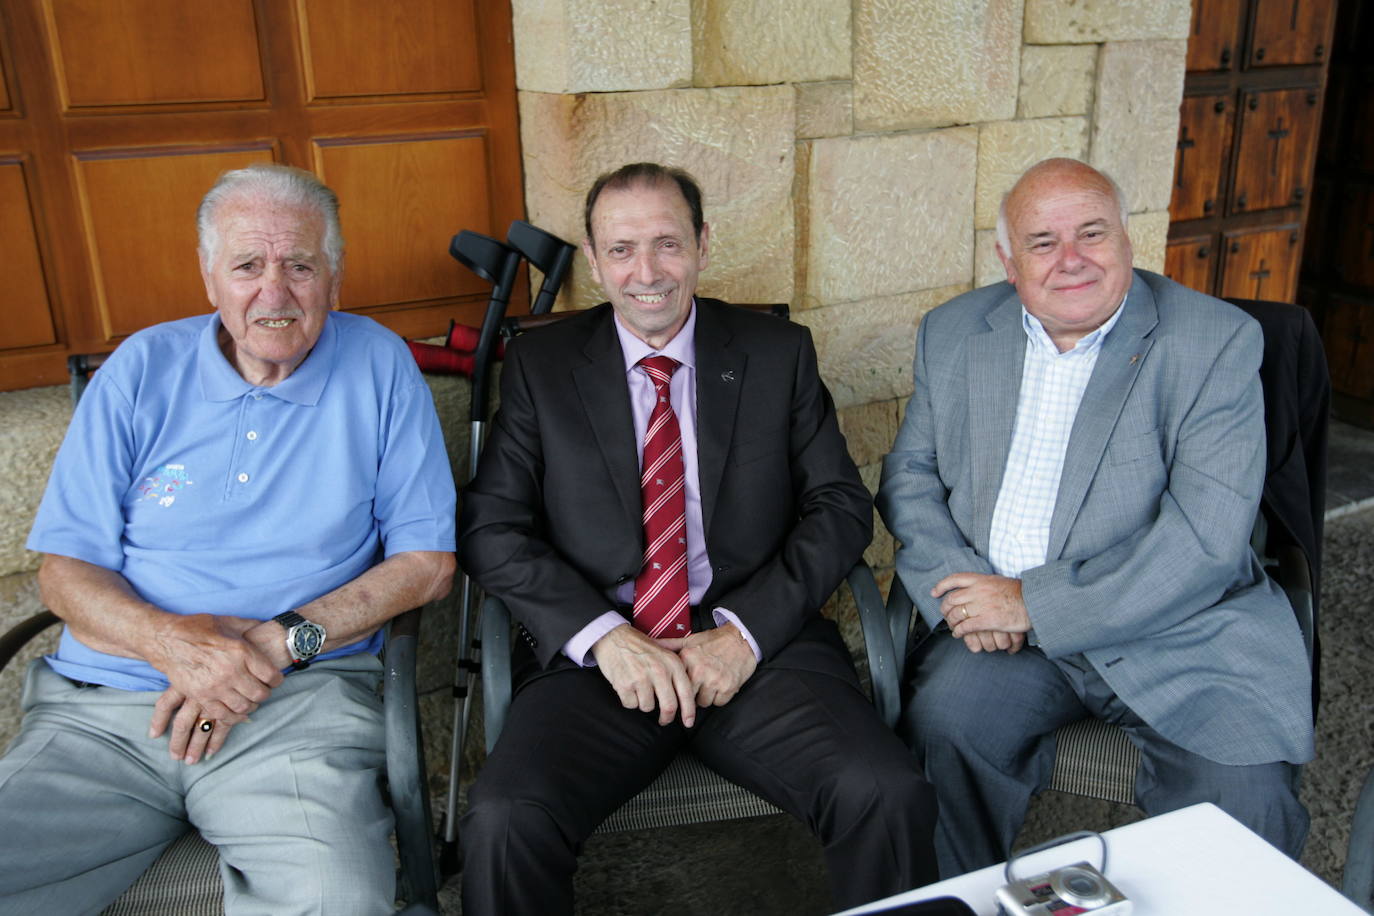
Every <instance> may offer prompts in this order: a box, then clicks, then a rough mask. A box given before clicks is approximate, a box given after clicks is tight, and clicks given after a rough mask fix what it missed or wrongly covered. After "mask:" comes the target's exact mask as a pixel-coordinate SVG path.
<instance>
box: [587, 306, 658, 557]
mask: <svg viewBox="0 0 1374 916" xmlns="http://www.w3.org/2000/svg"><path fill="white" fill-rule="evenodd" d="M611 314H612V313H611V309H610V307H609V306H607V307H606V315H605V320H603V321H600V322H597V323H596V325H595V326H594V328H593V330H592V333H591V334H590V335H588V338H587V343H586V346H584V347H583V348H582V353H583V355H584V356H586V357H587V362H585V363H583V364H582V365H580V366H576V367H574V368H573V370H572V376H573V382H574V384H575V385H576V386H577V393H578V396H579V397H580V398H581V399H582V408H583V410H585V411H586V414H587V423H588V425H589V426H591V429H592V433H593V435H594V436H595V437H596V442H597V445H598V447H600V449H601V456H602V458H603V459H605V461H606V467H607V469H608V470H609V471H610V475H611V480H612V481H614V483H615V491H616V496H618V497H619V499H620V505H621V507H622V508H623V509H624V510H625V515H626V517H627V518H628V519H629V520H630V523H631V527H630V530H632V531H639V530H641V529H640V526H641V522H640V514H641V513H640V503H641V501H642V497H641V495H640V488H639V459H638V457H637V455H638V453H637V451H636V449H635V430H634V419H633V417H632V415H631V413H630V389H629V385H628V384H627V383H626V382H625V356H624V354H623V352H622V351H621V349H620V341H619V339H618V338H617V337H616V334H615V328H614V327H613V326H612V323H611V322H612V320H613V319H612V317H611Z"/></svg>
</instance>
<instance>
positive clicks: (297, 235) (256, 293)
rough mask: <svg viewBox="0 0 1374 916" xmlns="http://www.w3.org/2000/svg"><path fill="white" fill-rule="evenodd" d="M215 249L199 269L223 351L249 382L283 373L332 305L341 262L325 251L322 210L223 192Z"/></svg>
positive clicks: (305, 349)
mask: <svg viewBox="0 0 1374 916" xmlns="http://www.w3.org/2000/svg"><path fill="white" fill-rule="evenodd" d="M215 227H216V238H217V240H218V243H217V245H216V251H214V252H213V253H212V257H213V261H212V262H209V263H207V262H206V261H205V260H204V259H202V261H201V266H200V274H201V278H202V279H203V280H204V281H205V293H206V295H207V296H208V297H209V299H210V304H211V305H213V306H214V307H215V309H216V310H218V311H219V316H220V322H221V324H222V325H223V328H222V329H221V331H220V348H221V349H222V350H223V351H224V355H225V358H226V359H228V360H229V362H230V364H231V365H233V366H234V368H235V369H237V370H238V373H239V375H241V376H243V378H244V379H245V380H246V381H248V382H249V383H251V384H254V385H263V386H270V385H275V384H277V383H278V382H280V381H282V380H283V379H285V378H286V377H287V376H289V375H290V374H291V373H292V372H293V371H295V369H296V367H297V366H299V365H300V364H301V361H302V360H304V359H305V357H306V356H307V355H309V353H310V350H311V348H312V347H314V346H315V342H316V341H317V340H319V339H320V332H321V331H322V330H324V322H325V317H326V316H327V315H328V314H329V310H330V309H333V308H337V307H338V301H339V281H340V280H341V278H342V271H341V270H334V269H331V268H330V266H329V261H328V259H327V258H326V257H325V253H324V231H325V224H324V218H323V217H322V216H321V215H320V214H319V213H318V212H316V211H314V210H313V209H310V208H308V207H307V208H301V207H290V206H283V205H281V204H279V203H273V202H272V201H270V200H268V199H266V198H260V197H247V198H241V199H237V200H228V201H225V202H224V203H223V204H221V205H220V207H219V210H218V212H217V213H216V214H215Z"/></svg>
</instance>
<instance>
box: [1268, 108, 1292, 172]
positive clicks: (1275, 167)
mask: <svg viewBox="0 0 1374 916" xmlns="http://www.w3.org/2000/svg"><path fill="white" fill-rule="evenodd" d="M1290 133H1292V131H1290V130H1289V129H1288V128H1286V127H1284V126H1283V118H1279V126H1278V127H1275V128H1274V129H1273V130H1271V131H1269V139H1270V140H1273V141H1274V148H1273V149H1272V150H1271V151H1270V154H1269V177H1270V178H1273V177H1275V176H1277V175H1278V174H1279V144H1280V143H1282V142H1283V140H1284V138H1285V137H1287V136H1288V135H1289V134H1290Z"/></svg>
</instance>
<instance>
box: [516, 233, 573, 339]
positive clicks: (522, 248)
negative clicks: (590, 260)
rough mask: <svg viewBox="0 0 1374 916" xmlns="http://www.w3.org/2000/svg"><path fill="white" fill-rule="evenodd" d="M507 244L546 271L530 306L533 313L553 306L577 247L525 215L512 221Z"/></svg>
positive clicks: (542, 271) (537, 313) (547, 309)
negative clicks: (526, 219) (523, 217)
mask: <svg viewBox="0 0 1374 916" xmlns="http://www.w3.org/2000/svg"><path fill="white" fill-rule="evenodd" d="M506 244H508V245H510V246H511V247H512V248H514V249H515V250H516V251H518V252H520V253H521V254H522V255H524V256H525V260H527V261H529V262H530V263H531V264H532V265H534V266H535V267H537V268H538V269H539V271H540V273H542V274H543V275H544V282H543V283H541V284H540V285H539V294H538V295H537V296H535V297H534V305H532V306H531V307H530V314H531V315H542V314H544V313H545V312H547V311H549V310H550V309H552V308H553V301H554V299H556V298H558V290H559V288H560V287H561V286H562V285H563V278H564V277H566V276H567V275H568V269H569V268H571V267H572V259H573V253H574V252H576V251H577V249H576V248H575V247H574V246H572V245H570V244H568V243H567V242H565V241H563V240H562V239H560V238H559V237H558V236H556V235H554V234H553V233H551V232H545V231H544V230H543V229H540V228H539V227H538V226H534V225H531V224H530V223H527V222H525V221H524V220H523V219H517V220H515V221H514V222H512V223H511V224H510V231H509V232H507V233H506Z"/></svg>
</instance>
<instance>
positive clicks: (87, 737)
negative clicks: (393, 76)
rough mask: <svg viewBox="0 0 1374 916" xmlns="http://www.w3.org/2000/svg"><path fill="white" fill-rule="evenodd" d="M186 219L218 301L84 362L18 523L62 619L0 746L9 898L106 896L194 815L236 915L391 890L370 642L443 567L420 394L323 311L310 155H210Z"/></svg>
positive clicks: (9, 905)
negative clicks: (287, 158)
mask: <svg viewBox="0 0 1374 916" xmlns="http://www.w3.org/2000/svg"><path fill="white" fill-rule="evenodd" d="M197 224H198V226H197V227H198V230H199V234H200V263H201V273H202V275H203V277H204V280H205V288H206V292H207V294H208V295H209V299H210V302H211V304H212V305H213V306H214V312H213V313H212V314H210V315H202V316H198V317H194V318H187V319H184V320H181V321H173V322H169V323H167V324H162V325H158V326H156V327H152V328H148V329H147V330H144V331H140V332H139V333H137V334H134V335H133V336H132V337H130V338H129V339H128V340H127V341H126V342H125V343H124V344H123V345H122V346H121V347H120V348H119V349H118V350H116V351H115V353H114V354H113V355H112V356H111V357H110V359H109V360H108V361H107V362H106V364H105V365H104V367H103V368H102V369H101V370H100V371H99V372H98V373H97V374H96V376H95V378H94V379H93V380H92V382H91V385H90V387H89V388H88V389H87V392H86V394H85V396H84V397H83V399H82V401H81V404H80V406H79V408H78V409H77V411H76V415H75V416H74V418H73V419H72V424H71V428H70V430H69V431H68V433H67V438H66V441H65V442H64V443H63V445H62V448H61V451H60V452H59V453H58V456H57V461H56V464H55V465H54V467H53V472H52V478H51V480H50V481H49V484H48V490H47V493H46V494H45V496H44V498H43V503H42V505H41V507H40V509H39V511H38V517H37V519H36V521H35V523H34V527H33V531H32V533H31V535H30V537H29V544H28V546H29V548H30V549H32V550H36V551H41V552H43V553H44V554H46V555H47V556H46V558H45V559H44V562H43V567H42V570H41V572H40V573H39V585H40V587H41V590H42V595H43V599H44V601H45V602H46V603H47V604H48V606H49V607H50V608H52V610H53V611H54V612H55V613H56V614H57V615H58V616H59V617H61V618H62V619H63V621H64V622H65V623H66V628H65V630H64V632H63V633H62V639H61V643H60V645H59V646H58V649H57V652H56V653H55V654H54V655H51V656H49V657H47V658H45V659H42V660H40V661H38V662H35V663H34V665H33V666H32V667H31V669H30V670H29V673H28V679H27V682H26V684H25V690H24V708H25V718H24V723H23V729H22V731H21V732H20V735H19V737H18V738H17V739H16V740H15V742H14V744H13V745H12V746H11V748H10V749H9V751H8V753H7V754H6V756H5V757H4V758H3V759H2V760H0V837H3V838H4V839H0V844H2V845H3V849H2V850H0V913H20V912H23V913H76V912H95V911H98V910H99V909H100V908H101V907H102V906H103V905H104V904H105V903H106V902H108V901H109V900H111V899H113V898H114V897H115V896H117V895H118V894H119V893H120V892H121V891H122V890H123V889H124V888H125V887H127V886H128V885H129V884H130V883H131V882H132V881H133V880H134V879H135V878H136V877H137V876H138V875H139V874H140V873H141V872H142V871H143V870H144V869H145V868H146V867H147V866H148V864H150V863H151V862H152V861H153V860H154V859H155V858H156V857H157V855H158V854H159V853H160V852H161V850H162V849H163V848H164V847H165V846H166V845H167V844H168V843H169V842H171V841H172V840H173V839H175V838H176V837H177V836H178V835H180V834H181V833H182V832H184V831H185V830H186V826H187V824H188V823H190V824H194V825H195V826H196V827H197V828H198V829H199V830H200V832H201V834H202V835H204V836H205V837H206V839H208V840H209V841H210V842H212V843H214V844H215V845H216V846H218V847H219V849H220V853H221V858H222V860H223V866H222V871H223V874H224V878H225V906H226V909H227V910H228V911H229V912H231V913H234V912H245V913H246V912H254V913H273V914H283V913H329V914H336V913H360V914H361V913H381V912H387V911H390V910H391V909H392V908H393V899H394V887H393V884H394V871H393V859H392V852H391V850H390V847H389V845H388V834H389V832H390V815H389V813H388V811H387V809H386V807H385V805H384V804H383V802H382V799H381V797H380V793H379V789H378V774H379V772H380V770H381V768H382V766H383V761H384V753H383V737H382V710H381V704H380V701H379V698H378V696H377V686H378V682H379V679H380V673H381V668H380V665H379V663H378V661H377V658H376V652H377V649H378V648H379V645H380V642H381V634H380V628H381V627H382V625H383V624H384V623H385V622H386V621H387V620H388V619H389V618H391V617H393V616H394V615H396V614H398V613H400V612H401V611H403V610H405V609H407V608H410V607H414V606H415V605H418V604H423V603H424V602H427V601H430V600H433V599H435V598H438V597H441V596H442V595H444V594H445V593H446V592H447V591H448V588H449V584H450V581H451V579H452V575H453V569H454V561H453V555H452V551H453V549H454V533H453V528H454V504H455V495H454V488H453V480H452V476H451V473H450V470H449V466H448V462H447V459H446V457H445V451H444V445H443V439H442V436H441V433H440V431H439V424H438V420H437V417H436V416H435V412H434V405H433V401H432V399H431V397H430V393H429V390H428V388H427V387H426V386H425V384H424V381H423V380H422V379H421V377H420V374H419V372H418V371H417V369H416V367H415V364H414V362H413V360H412V359H411V357H410V354H409V353H408V351H407V350H406V348H405V346H404V345H403V344H402V342H401V340H400V339H399V338H397V337H396V336H395V335H394V334H392V333H391V332H389V331H387V330H385V329H383V328H382V327H380V326H379V325H377V324H376V323H374V322H373V321H371V320H370V319H367V318H362V317H359V316H355V315H349V314H345V313H340V312H336V311H333V309H334V308H336V307H337V305H338V300H339V283H340V279H341V276H342V266H343V265H342V255H343V240H342V237H341V234H340V230H339V220H338V202H337V199H336V198H335V196H334V194H333V192H332V191H330V190H329V189H328V188H327V187H325V186H324V185H323V184H321V183H320V182H319V181H318V180H317V179H316V178H315V177H314V176H312V175H310V174H309V173H306V172H301V171H298V170H296V169H290V168H286V167H283V166H276V165H256V166H252V167H249V168H246V169H242V170H239V171H235V172H228V173H226V174H225V175H223V176H221V178H220V180H219V181H218V183H216V185H215V186H214V187H213V188H212V189H211V190H210V191H209V193H208V194H207V195H206V197H205V199H204V201H203V202H202V204H201V207H200V212H199V214H198V218H197ZM20 837H22V838H23V839H22V841H20V840H19V839H18V838H20Z"/></svg>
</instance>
